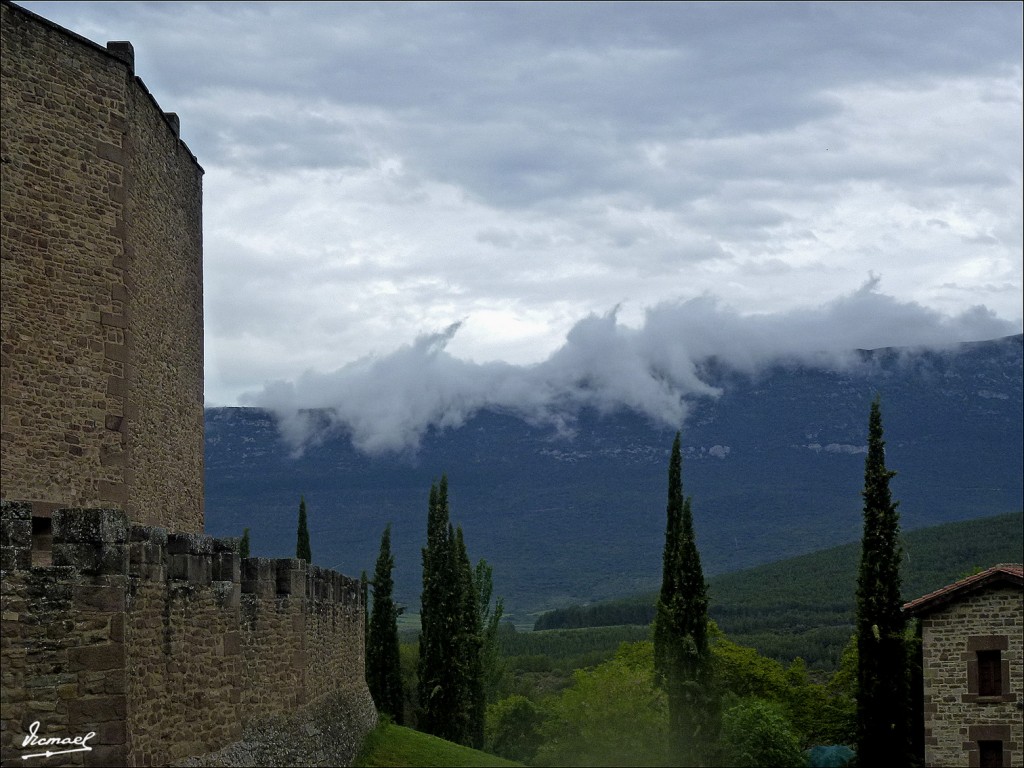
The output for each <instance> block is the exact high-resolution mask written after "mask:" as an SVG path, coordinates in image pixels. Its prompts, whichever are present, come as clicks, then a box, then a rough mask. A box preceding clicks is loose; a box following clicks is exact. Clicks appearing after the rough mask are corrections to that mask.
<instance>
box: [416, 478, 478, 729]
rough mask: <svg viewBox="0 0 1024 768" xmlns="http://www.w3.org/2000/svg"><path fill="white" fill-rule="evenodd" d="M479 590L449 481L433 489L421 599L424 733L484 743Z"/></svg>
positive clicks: (421, 714) (421, 725) (421, 719)
mask: <svg viewBox="0 0 1024 768" xmlns="http://www.w3.org/2000/svg"><path fill="white" fill-rule="evenodd" d="M478 594H479V593H478V589H477V585H476V584H475V582H474V578H473V570H472V568H471V567H470V564H469V555H468V553H467V551H466V543H465V538H464V537H463V534H462V529H461V528H459V529H458V530H456V529H455V528H453V527H452V524H451V522H450V520H449V512H448V479H447V477H446V476H442V477H441V482H440V484H439V485H437V486H431V488H430V504H429V511H428V514H427V546H426V547H425V548H424V550H423V593H422V595H421V598H420V659H419V689H418V693H419V720H418V724H417V725H418V727H419V729H420V730H421V731H425V732H426V733H430V734H433V735H434V736H439V737H441V738H442V739H447V740H448V741H453V742H455V743H457V744H464V745H466V746H480V745H482V744H483V723H484V712H485V701H484V687H483V662H482V657H481V645H482V640H481V629H480V613H479V599H478Z"/></svg>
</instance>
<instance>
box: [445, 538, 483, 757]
mask: <svg viewBox="0 0 1024 768" xmlns="http://www.w3.org/2000/svg"><path fill="white" fill-rule="evenodd" d="M454 554H455V557H456V562H455V567H456V571H457V574H458V579H459V603H460V605H459V623H458V630H457V634H456V648H455V653H454V657H453V659H452V663H453V665H454V666H455V669H456V671H457V676H458V680H457V683H456V685H457V687H458V690H459V698H460V702H459V716H460V719H461V720H462V721H463V726H462V729H461V730H462V732H461V733H460V734H459V736H460V738H459V739H457V741H458V742H459V743H460V744H465V745H467V746H470V747H474V748H476V749H482V748H483V744H484V713H485V711H486V709H487V702H486V701H485V698H484V670H483V657H482V655H481V651H482V649H483V642H482V636H481V627H480V598H479V592H478V590H477V586H476V584H475V582H474V578H473V568H472V566H471V565H470V563H469V553H468V552H467V551H466V541H465V539H464V537H463V535H462V528H461V527H459V528H458V529H456V531H455V550H454Z"/></svg>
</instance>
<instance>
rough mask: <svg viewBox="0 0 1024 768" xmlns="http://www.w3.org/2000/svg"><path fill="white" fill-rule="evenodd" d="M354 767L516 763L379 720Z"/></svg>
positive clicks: (425, 767) (425, 766)
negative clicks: (379, 722) (378, 724)
mask: <svg viewBox="0 0 1024 768" xmlns="http://www.w3.org/2000/svg"><path fill="white" fill-rule="evenodd" d="M354 765H355V766H357V768H374V767H375V766H409V767H410V768H416V767H417V766H423V767H424V768H428V767H429V766H501V765H520V763H513V762H512V761H510V760H504V759H502V758H500V757H495V756H494V755H489V754H487V753H486V752H480V751H478V750H475V749H470V748H469V747H460V746H459V745H458V744H452V743H451V742H450V741H445V740H444V739H439V738H437V737H436V736H428V735H427V734H425V733H420V732H419V731H414V730H412V729H411V728H403V727H402V726H399V725H392V724H391V723H382V724H381V725H380V726H378V728H377V729H376V730H375V731H373V733H371V734H370V735H369V736H367V737H366V741H365V742H364V743H363V748H362V750H361V751H360V753H359V756H358V757H356V761H355V763H354Z"/></svg>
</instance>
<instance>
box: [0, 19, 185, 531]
mask: <svg viewBox="0 0 1024 768" xmlns="http://www.w3.org/2000/svg"><path fill="white" fill-rule="evenodd" d="M0 11H2V25H0V26H2V52H0V53H2V68H0V75H2V82H0V123H2V130H0V132H2V136H3V148H2V152H0V154H2V157H0V163H2V169H3V172H2V175H0V279H2V283H3V301H2V303H0V379H2V395H0V398H2V406H3V417H2V419H3V420H2V442H0V480H2V493H3V497H4V498H7V499H18V500H23V501H29V502H32V503H33V506H34V508H35V510H36V514H37V515H45V514H48V513H49V511H50V510H52V509H54V508H56V507H72V506H78V507H86V506H104V507H111V506H116V507H119V508H121V509H124V510H126V511H127V512H128V513H129V515H130V517H131V519H132V520H134V521H136V522H141V523H146V524H149V525H159V526H161V527H164V528H167V529H169V530H175V531H176V530H181V531H201V530H202V528H203V495H202V488H203V482H202V480H203V476H202V473H203V463H202V462H203V454H202V451H203V427H202V418H203V341H202V332H203V328H202V218H201V207H202V196H201V194H202V193H201V183H202V169H201V168H200V167H199V165H198V164H197V162H196V160H195V158H194V157H193V156H192V154H191V153H190V152H189V151H188V148H187V147H186V146H185V145H184V144H183V143H182V142H181V141H180V139H179V138H178V136H177V134H176V132H175V130H174V125H173V122H172V121H169V120H168V119H167V117H166V115H165V114H164V113H163V112H162V111H161V110H160V108H159V106H158V105H157V104H156V102H155V101H154V100H153V98H152V97H151V96H150V94H149V92H148V91H147V90H146V88H145V86H144V85H143V83H142V81H141V80H139V79H138V78H136V77H135V76H134V73H133V71H132V68H131V64H130V61H131V57H130V56H127V55H126V50H128V51H130V45H129V44H124V43H122V44H119V45H118V46H114V48H115V51H116V55H115V53H113V52H111V51H108V50H107V49H105V48H102V47H100V46H98V45H95V44H94V43H91V42H89V41H87V40H85V39H84V38H81V37H78V36H77V35H74V34H73V33H71V32H69V31H67V30H65V29H62V28H60V27H58V26H56V25H54V24H51V23H49V22H47V21H45V20H43V19H41V18H39V17H38V16H35V15H33V14H30V13H28V12H27V11H24V10H23V9H20V8H18V7H17V6H12V5H8V4H7V3H4V4H3V5H2V6H0ZM125 46H127V49H126V48H125ZM126 58H127V61H126Z"/></svg>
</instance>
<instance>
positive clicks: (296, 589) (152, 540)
mask: <svg viewBox="0 0 1024 768" xmlns="http://www.w3.org/2000/svg"><path fill="white" fill-rule="evenodd" d="M0 505H2V509H3V515H2V520H0V529H2V533H0V542H2V544H0V570H4V571H19V570H30V569H31V568H32V567H33V565H32V563H33V550H35V551H36V552H38V551H39V546H38V542H36V545H35V546H33V532H32V505H31V503H28V502H17V501H7V500H5V501H2V502H0ZM51 520H52V530H51V533H50V541H49V546H50V566H52V567H69V568H74V569H75V570H77V571H79V572H81V573H83V574H90V575H122V576H128V577H130V578H131V579H132V580H133V581H134V582H136V588H137V587H138V583H140V582H151V583H157V582H184V583H185V584H187V585H191V586H193V587H210V586H212V585H213V584H214V583H217V584H219V585H220V586H219V587H218V588H219V589H220V590H228V589H229V587H228V586H227V585H230V589H233V590H234V591H235V596H234V598H233V602H234V603H235V604H237V602H238V598H239V596H241V595H252V596H254V597H255V598H258V599H261V600H271V599H276V598H284V597H290V598H292V599H308V600H312V601H314V602H328V603H338V604H341V605H345V606H349V607H354V606H356V605H357V604H358V603H359V602H360V599H361V598H360V587H359V582H358V580H356V579H352V578H350V577H348V576H345V575H344V574H341V573H338V572H337V571H333V570H330V569H328V568H323V567H321V566H318V565H309V564H307V563H306V562H305V561H303V560H299V559H296V558H266V557H247V558H242V557H240V556H239V554H238V547H239V539H237V538H225V539H218V538H215V537H213V536H207V535H205V534H199V533H168V532H167V531H166V530H165V529H163V528H156V527H153V526H148V525H137V524H132V523H129V521H128V517H127V515H125V513H124V512H122V511H121V510H118V509H81V508H69V509H58V510H55V511H54V512H53V516H52V518H51ZM37 567H38V566H37ZM178 586H183V585H182V584H179V585H178Z"/></svg>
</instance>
